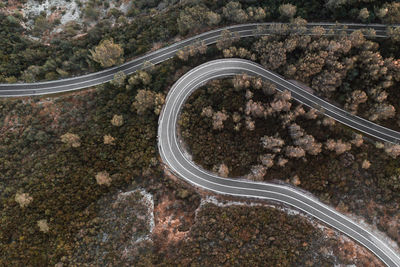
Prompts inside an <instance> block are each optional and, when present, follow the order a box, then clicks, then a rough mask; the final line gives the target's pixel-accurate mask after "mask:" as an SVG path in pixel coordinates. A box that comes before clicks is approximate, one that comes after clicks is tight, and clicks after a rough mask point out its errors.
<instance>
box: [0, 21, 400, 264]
mask: <svg viewBox="0 0 400 267" xmlns="http://www.w3.org/2000/svg"><path fill="white" fill-rule="evenodd" d="M271 24H275V23H258V24H242V25H235V26H229V27H225V28H221V29H217V30H213V31H209V32H206V33H203V34H200V35H197V36H194V37H192V38H189V39H186V40H183V41H181V42H178V43H174V44H172V45H170V46H168V47H165V48H162V49H159V50H157V51H154V52H151V53H148V54H146V55H144V56H142V57H139V58H137V59H134V60H132V61H129V62H127V63H125V64H122V65H120V66H117V67H113V68H110V69H106V70H103V71H100V72H96V73H92V74H87V75H83V76H79V77H73V78H68V79H62V80H56V81H48V82H38V83H29V84H27V83H19V84H0V97H17V96H33V95H45V94H54V93H60V92H66V91H73V90H79V89H83V88H87V87H90V86H94V85H98V84H102V83H105V82H108V81H110V80H112V79H113V78H114V75H115V74H116V73H117V72H120V71H123V72H124V73H125V74H127V75H128V74H132V73H134V72H135V71H137V70H140V69H142V68H143V66H144V63H145V62H150V63H153V64H158V63H160V62H163V61H165V60H167V59H169V58H172V57H174V56H175V54H176V52H177V51H178V50H179V49H181V48H183V47H185V46H187V45H190V44H193V43H195V42H197V41H198V40H200V41H204V42H205V44H207V45H210V44H214V43H215V42H216V41H217V40H218V38H219V37H220V35H221V33H222V31H223V30H229V31H231V32H235V33H237V34H238V35H239V36H240V37H248V36H260V35H266V34H270V33H271V31H270V30H268V29H263V30H261V31H260V30H258V29H259V27H260V26H268V25H271ZM314 26H321V27H323V28H325V29H327V30H329V29H331V28H335V27H337V25H336V24H334V23H308V24H307V26H306V30H305V31H302V32H301V34H310V31H309V30H310V29H311V27H314ZM344 26H345V27H346V29H342V30H340V31H345V32H347V33H351V32H353V31H355V30H358V29H366V28H372V29H374V30H375V31H376V33H377V35H376V37H385V36H386V32H385V31H386V26H385V25H379V24H369V25H365V24H346V25H344ZM338 31H339V30H333V32H328V33H327V34H336V33H337V32H338ZM239 73H248V74H251V75H258V76H261V77H262V78H263V79H268V80H270V81H272V82H274V83H275V84H276V85H277V88H278V90H283V89H287V90H289V91H291V93H292V96H293V98H295V99H296V100H298V101H300V102H302V103H304V104H305V105H307V106H310V107H314V108H319V107H320V108H323V109H324V112H325V114H326V115H327V116H330V117H332V118H334V119H335V120H337V121H339V122H341V123H343V124H346V125H348V126H350V127H352V128H354V129H356V130H359V131H361V132H364V133H366V134H369V135H372V136H375V137H376V138H378V139H380V140H383V141H387V142H391V143H400V133H399V132H396V131H393V130H390V129H387V128H385V127H382V126H379V125H377V124H374V123H372V122H370V121H368V120H365V119H362V118H360V117H357V116H354V115H352V114H350V113H348V112H346V111H344V110H342V109H340V108H338V107H336V106H334V105H332V104H330V103H328V102H326V101H324V100H323V99H321V98H318V97H317V96H314V95H312V94H310V93H308V92H306V91H304V90H303V89H301V88H300V87H298V86H297V85H295V84H293V83H291V82H289V81H287V80H285V79H284V78H283V77H281V76H279V75H277V74H276V73H273V72H270V71H268V70H265V69H264V68H263V67H262V66H260V65H259V64H256V63H253V62H251V61H247V60H242V59H222V60H216V61H210V62H208V63H205V64H203V65H200V66H198V67H196V68H194V69H193V70H191V71H189V72H188V73H186V74H185V75H184V76H182V77H181V78H180V79H179V80H178V81H177V82H176V83H175V84H174V86H173V87H172V89H171V90H170V92H169V93H168V96H167V99H166V104H165V105H164V107H163V111H162V114H161V115H160V118H159V128H158V146H159V151H160V155H161V158H162V160H163V161H164V163H166V164H167V165H168V167H169V168H170V169H171V170H172V171H173V172H174V173H175V174H177V175H178V176H179V177H181V178H182V179H184V180H186V181H188V182H190V183H192V184H194V185H196V186H199V187H202V188H205V189H208V190H211V191H214V192H217V193H221V194H227V195H234V196H242V197H251V198H260V199H270V200H275V201H279V202H283V203H286V204H288V205H291V206H293V207H296V208H298V209H300V210H303V211H304V212H306V213H308V214H310V215H312V216H314V217H315V218H317V219H319V220H321V221H323V222H325V223H326V224H328V225H330V226H332V227H334V228H336V229H338V230H339V231H341V232H343V233H345V234H346V235H348V236H349V237H351V238H353V239H354V240H356V241H358V242H359V243H360V244H362V245H364V246H365V247H366V248H368V249H369V250H370V251H372V252H373V253H374V254H375V255H376V256H377V257H379V258H380V259H381V260H382V261H383V262H384V263H385V264H386V265H388V266H400V258H399V255H397V254H396V252H394V251H393V250H392V249H390V248H389V247H388V246H387V245H385V243H383V242H382V241H381V240H379V239H378V238H377V237H375V236H374V235H373V234H372V233H370V232H368V231H367V230H365V229H363V228H362V227H361V226H359V225H357V224H356V223H354V222H352V221H351V220H350V219H348V218H346V217H345V216H343V215H341V214H340V213H338V212H336V211H335V210H334V209H332V208H330V207H328V206H326V205H324V204H322V203H321V202H319V201H318V200H317V199H314V198H312V197H309V196H306V195H304V194H303V193H302V192H300V191H297V190H295V189H293V188H289V187H286V186H282V185H276V184H269V183H256V182H251V181H243V180H233V179H227V178H220V177H217V176H215V175H213V174H211V173H208V172H206V171H204V170H202V169H201V168H199V167H198V166H196V165H195V164H194V163H193V162H191V161H190V160H189V159H188V158H187V157H186V156H185V154H184V151H183V150H182V148H181V147H180V145H179V143H178V140H177V132H176V123H177V120H178V116H179V111H180V109H181V107H182V105H183V103H184V102H185V100H186V99H187V97H188V96H189V95H190V94H191V93H192V92H193V91H194V90H196V89H197V88H198V87H199V86H201V85H202V84H204V83H205V82H206V81H208V80H210V79H213V78H219V77H227V76H232V75H235V74H239Z"/></svg>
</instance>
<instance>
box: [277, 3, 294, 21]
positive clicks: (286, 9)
mask: <svg viewBox="0 0 400 267" xmlns="http://www.w3.org/2000/svg"><path fill="white" fill-rule="evenodd" d="M296 11H297V8H296V6H294V5H292V4H284V5H280V6H279V13H280V14H281V16H282V17H284V18H289V19H291V18H293V17H294V15H296Z"/></svg>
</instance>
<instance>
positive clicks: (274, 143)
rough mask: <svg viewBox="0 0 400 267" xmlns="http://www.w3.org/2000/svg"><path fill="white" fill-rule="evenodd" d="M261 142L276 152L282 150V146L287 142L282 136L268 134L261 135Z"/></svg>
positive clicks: (266, 147)
mask: <svg viewBox="0 0 400 267" xmlns="http://www.w3.org/2000/svg"><path fill="white" fill-rule="evenodd" d="M261 142H262V144H263V146H264V148H265V149H268V150H271V151H273V152H274V153H278V152H280V151H281V147H282V146H283V145H284V144H285V142H284V141H283V139H282V138H279V137H273V136H266V135H265V136H263V137H261Z"/></svg>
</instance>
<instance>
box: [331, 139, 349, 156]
mask: <svg viewBox="0 0 400 267" xmlns="http://www.w3.org/2000/svg"><path fill="white" fill-rule="evenodd" d="M325 146H326V148H327V149H328V150H331V151H333V150H335V152H336V154H337V155H340V154H343V153H344V152H346V151H349V150H350V149H351V144H350V143H345V142H343V141H342V140H341V139H339V140H337V141H335V140H333V139H328V141H326V143H325Z"/></svg>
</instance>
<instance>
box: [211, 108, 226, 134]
mask: <svg viewBox="0 0 400 267" xmlns="http://www.w3.org/2000/svg"><path fill="white" fill-rule="evenodd" d="M212 119H213V129H214V130H222V129H223V128H224V121H226V120H227V119H228V115H227V114H226V112H225V111H224V110H223V111H217V112H215V113H214V114H213V117H212Z"/></svg>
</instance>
